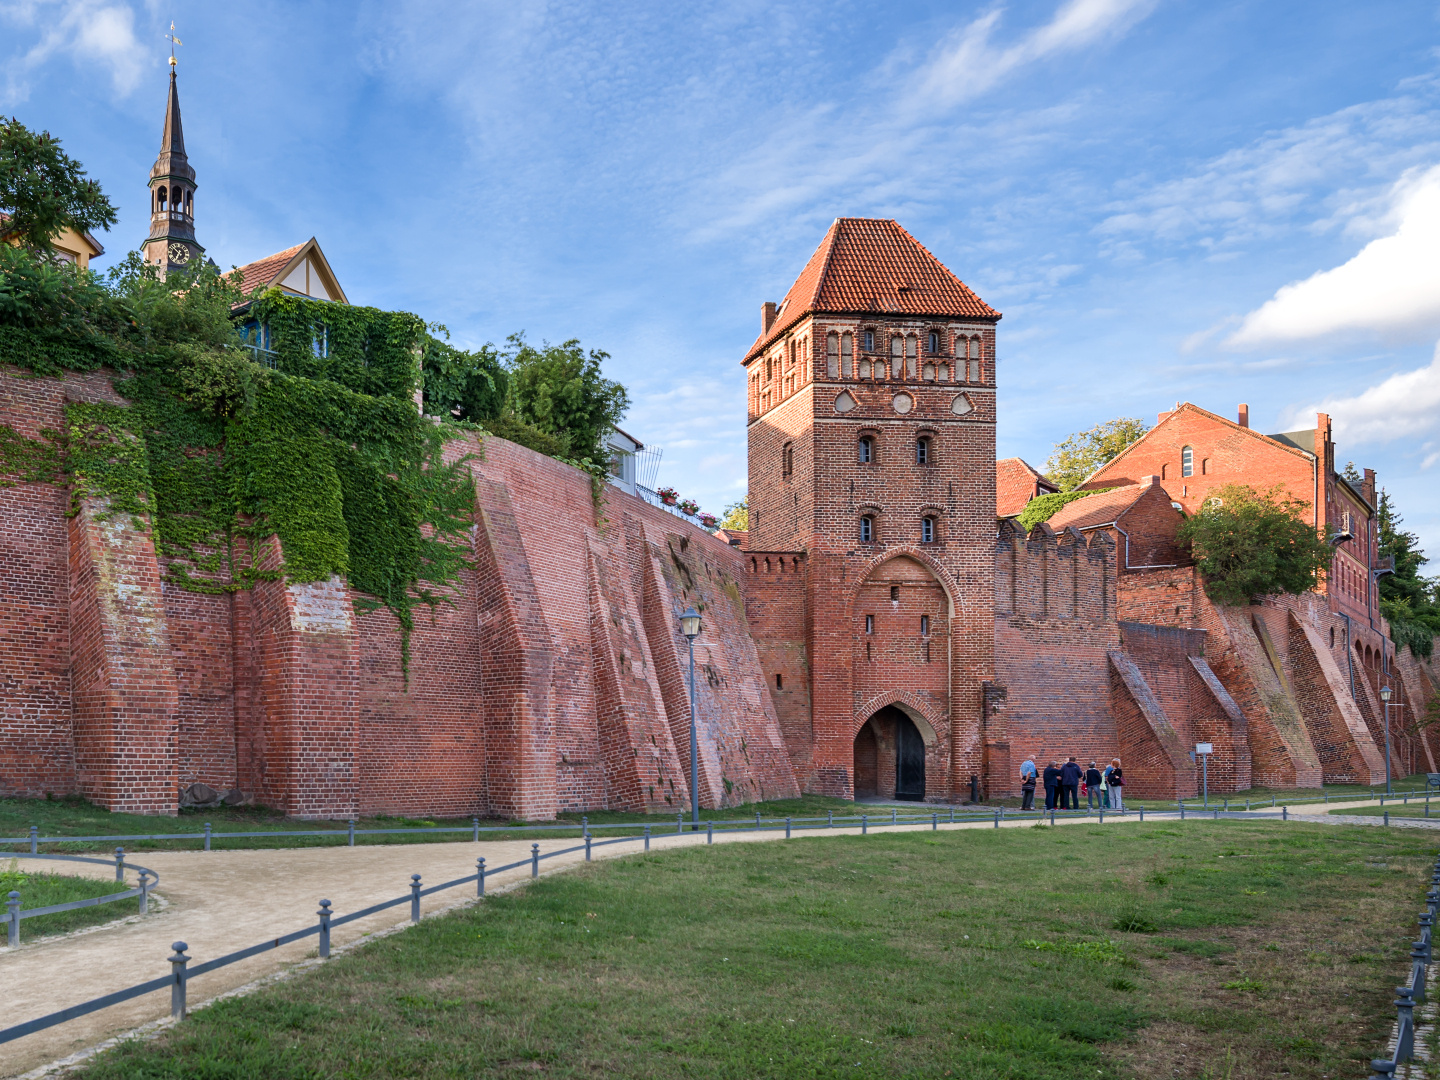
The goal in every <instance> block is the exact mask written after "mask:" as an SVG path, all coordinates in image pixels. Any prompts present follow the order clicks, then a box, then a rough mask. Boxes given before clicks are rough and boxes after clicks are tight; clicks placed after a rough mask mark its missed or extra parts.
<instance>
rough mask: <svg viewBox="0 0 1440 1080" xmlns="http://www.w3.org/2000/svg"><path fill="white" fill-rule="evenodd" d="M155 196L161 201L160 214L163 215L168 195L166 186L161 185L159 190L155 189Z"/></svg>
mask: <svg viewBox="0 0 1440 1080" xmlns="http://www.w3.org/2000/svg"><path fill="white" fill-rule="evenodd" d="M155 195H156V197H157V198H158V199H159V200H160V212H161V213H162V214H163V213H164V212H165V195H166V189H165V185H164V184H161V185H160V186H159V187H158V188H156V189H155Z"/></svg>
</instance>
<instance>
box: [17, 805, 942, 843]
mask: <svg viewBox="0 0 1440 1080" xmlns="http://www.w3.org/2000/svg"><path fill="white" fill-rule="evenodd" d="M915 805H916V807H917V808H918V809H919V810H921V811H922V812H928V811H929V810H932V809H933V808H929V807H924V806H922V805H921V804H918V803H917V804H915ZM756 810H759V811H760V812H761V813H762V815H763V816H764V817H766V818H767V819H770V818H783V817H785V816H787V815H788V816H791V817H796V818H799V817H824V816H825V814H826V812H827V811H832V812H834V813H835V815H836V816H837V817H838V816H840V815H842V814H856V813H869V814H870V815H871V817H872V818H877V817H880V816H882V814H883V816H886V817H888V816H889V813H890V808H889V807H885V808H883V809H882V808H881V807H874V806H872V807H857V806H856V804H855V803H852V802H849V801H848V800H845V799H832V798H827V797H825V796H821V795H806V796H803V797H801V798H798V799H781V800H776V801H773V802H765V803H752V804H748V805H744V806H735V807H727V808H725V809H721V810H702V811H701V812H700V819H701V821H702V822H703V821H706V820H710V821H731V820H744V819H745V818H750V819H753V818H754V817H755V811H756ZM900 812H901V813H902V814H903V813H905V812H906V811H905V809H904V808H900ZM582 816H583V817H588V818H589V821H590V824H591V825H603V824H609V823H612V822H628V821H637V822H648V823H649V824H650V825H651V826H652V828H653V829H655V830H656V831H660V830H666V829H669V830H673V829H674V827H675V815H674V814H652V815H646V814H637V813H631V812H630V811H615V810H592V811H588V812H587V813H585V814H583V815H582V814H581V813H578V812H577V813H573V814H572V813H565V814H561V815H560V816H559V818H558V819H557V820H558V821H560V822H567V823H573V824H574V825H575V828H573V829H566V830H555V831H546V832H537V833H533V834H527V833H524V832H520V831H510V830H505V831H502V832H498V833H495V832H492V833H483V834H482V836H484V837H485V838H486V839H490V840H506V839H518V838H520V837H523V836H526V835H530V836H532V837H533V838H534V839H544V838H547V837H548V838H551V839H554V838H559V837H567V836H574V837H578V836H579V835H580V829H579V825H580V819H581V817H582ZM689 817H690V815H689V813H688V811H687V812H686V814H685V820H686V822H687V826H686V827H687V828H688V821H689ZM207 821H208V822H210V823H211V825H212V826H213V827H214V831H215V833H216V834H219V833H223V832H246V831H252V832H253V831H262V830H265V831H277V832H291V833H298V832H302V831H305V830H318V829H340V830H344V829H345V828H346V825H347V822H345V821H301V820H297V819H295V818H287V817H285V815H284V814H282V813H280V812H279V811H276V810H269V809H266V808H264V807H248V806H246V807H220V808H217V809H213V810H202V811H188V810H187V811H184V812H182V813H181V814H180V815H179V816H178V817H154V816H149V815H143V814H120V813H111V812H110V811H108V810H105V809H102V808H101V807H98V806H95V805H93V804H91V803H89V802H86V801H85V800H84V799H81V798H77V797H67V798H63V799H14V798H11V799H0V837H15V838H19V837H24V836H26V835H27V834H28V832H29V829H30V826H31V825H37V826H39V828H40V835H41V836H125V835H141V834H154V833H188V834H191V835H193V836H195V838H196V839H187V840H133V841H125V844H124V846H125V850H126V851H154V850H170V849H179V850H186V851H193V850H195V848H196V847H197V845H198V839H199V837H200V836H201V835H202V834H203V833H204V832H205V823H206V822H207ZM480 823H481V825H483V826H487V827H492V828H493V827H496V826H503V825H520V824H524V823H522V822H515V821H500V820H494V819H481V822H480ZM470 824H471V819H470V818H468V817H467V818H406V817H385V816H380V815H376V816H369V817H361V818H359V819H357V822H356V828H357V829H400V828H425V827H430V826H435V825H445V826H460V827H464V828H465V829H467V830H468V829H469V828H470ZM601 835H602V836H603V835H620V834H618V833H602V834H601ZM469 838H470V835H469V833H468V832H465V833H438V834H432V835H430V836H426V835H424V834H413V833H412V834H409V835H403V834H402V835H399V836H357V837H356V838H355V843H356V844H415V843H445V842H453V841H456V840H468V839H469ZM346 842H347V838H346V837H345V836H335V837H323V836H295V837H255V838H251V839H236V840H229V839H223V838H219V837H218V836H217V838H216V839H214V840H213V847H214V848H215V849H216V850H219V849H235V848H279V847H327V846H330V847H333V846H338V845H341V844H345V843H346ZM115 846H116V845H115V844H113V843H109V842H107V841H76V842H74V843H59V844H46V845H44V846H43V850H44V851H48V852H77V851H106V852H109V851H111V850H113V849H114V847H115ZM7 850H9V851H21V850H29V847H28V844H10V845H0V855H3V854H4V852H5V851H7Z"/></svg>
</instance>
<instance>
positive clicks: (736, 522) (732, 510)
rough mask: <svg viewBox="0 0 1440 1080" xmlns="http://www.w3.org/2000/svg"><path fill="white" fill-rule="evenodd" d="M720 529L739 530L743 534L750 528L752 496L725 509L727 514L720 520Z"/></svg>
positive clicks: (747, 496)
mask: <svg viewBox="0 0 1440 1080" xmlns="http://www.w3.org/2000/svg"><path fill="white" fill-rule="evenodd" d="M720 528H722V529H739V530H741V531H742V532H743V531H744V530H746V529H749V528H750V496H749V495H746V496H745V498H743V499H741V500H740V501H739V502H733V503H731V504H730V505H729V506H727V507H725V513H724V514H723V515H721V518H720Z"/></svg>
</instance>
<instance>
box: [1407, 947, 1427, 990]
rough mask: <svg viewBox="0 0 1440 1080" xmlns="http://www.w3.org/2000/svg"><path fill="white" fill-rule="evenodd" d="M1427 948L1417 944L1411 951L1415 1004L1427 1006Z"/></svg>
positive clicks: (1411, 973) (1411, 983)
mask: <svg viewBox="0 0 1440 1080" xmlns="http://www.w3.org/2000/svg"><path fill="white" fill-rule="evenodd" d="M1426 967H1427V964H1426V962H1425V946H1424V944H1423V943H1422V942H1419V941H1417V942H1415V943H1414V944H1413V945H1412V946H1411V949H1410V985H1411V986H1412V987H1414V989H1415V1004H1416V1005H1423V1004H1425V969H1426Z"/></svg>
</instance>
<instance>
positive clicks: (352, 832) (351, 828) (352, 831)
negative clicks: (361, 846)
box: [347, 818, 355, 847]
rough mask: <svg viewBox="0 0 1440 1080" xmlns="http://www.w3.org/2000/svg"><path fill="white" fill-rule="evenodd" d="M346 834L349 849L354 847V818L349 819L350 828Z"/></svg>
mask: <svg viewBox="0 0 1440 1080" xmlns="http://www.w3.org/2000/svg"><path fill="white" fill-rule="evenodd" d="M347 832H348V833H349V841H350V846H351V847H354V846H355V819H354V818H351V819H350V827H349V829H348V830H347Z"/></svg>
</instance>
